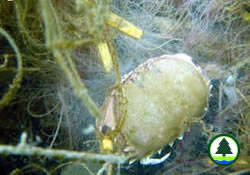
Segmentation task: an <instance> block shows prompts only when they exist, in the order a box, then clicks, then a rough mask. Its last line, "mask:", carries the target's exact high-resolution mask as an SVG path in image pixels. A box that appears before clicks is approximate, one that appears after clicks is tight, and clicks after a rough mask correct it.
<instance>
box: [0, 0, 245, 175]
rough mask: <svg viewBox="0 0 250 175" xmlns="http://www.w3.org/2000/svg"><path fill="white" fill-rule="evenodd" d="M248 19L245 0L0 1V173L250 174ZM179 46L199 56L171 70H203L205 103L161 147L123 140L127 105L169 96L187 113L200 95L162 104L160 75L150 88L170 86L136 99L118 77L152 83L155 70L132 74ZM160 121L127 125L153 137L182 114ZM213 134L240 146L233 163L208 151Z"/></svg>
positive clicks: (157, 106) (156, 105) (153, 108)
mask: <svg viewBox="0 0 250 175" xmlns="http://www.w3.org/2000/svg"><path fill="white" fill-rule="evenodd" d="M249 28H250V2H249V1H247V0H152V1H151V0H12V1H9V0H1V1H0V133H1V134H0V171H1V174H13V175H14V174H63V175H66V174H91V175H92V174H99V175H100V174H122V175H123V174H124V175H125V174H216V173H217V174H228V173H231V174H242V173H243V174H244V173H249V171H250V169H249V167H250V166H249V162H250V157H249V150H250V149H249V147H250V145H249V115H250V108H249V105H250V103H249V100H250V98H249V97H250V92H249V88H250V83H249V78H250V73H249V62H250V61H249V60H250V59H249V48H250V42H249V41H250V31H249ZM180 53H181V54H180ZM176 54H177V55H178V54H179V56H180V55H181V56H183V55H184V57H185V58H188V59H189V58H191V57H192V61H193V62H194V63H193V62H192V63H190V64H191V65H192V66H193V67H192V66H188V67H189V69H187V70H186V67H185V68H184V67H181V69H182V70H178V71H179V73H177V72H176V74H174V73H173V74H172V73H171V75H173V77H174V76H175V75H176V76H177V74H181V73H180V72H181V71H184V70H186V71H184V72H183V74H185V73H186V72H188V71H190V70H191V69H193V68H194V70H195V71H196V70H197V71H198V70H199V72H200V73H201V71H202V73H201V74H202V77H205V78H204V79H206V80H207V82H206V83H204V84H206V85H204V91H206V89H207V87H208V85H209V88H210V90H209V95H208V96H209V98H208V105H207V106H206V105H205V106H206V108H207V109H206V112H205V113H203V114H201V115H200V116H199V119H196V120H195V121H193V120H192V121H187V122H188V123H192V125H190V127H188V128H186V129H185V130H184V131H183V132H179V133H181V135H180V134H179V133H178V134H176V137H173V138H172V139H170V140H171V143H170V142H167V141H166V144H164V146H162V145H161V148H160V150H161V151H159V153H158V152H157V150H156V149H159V148H158V147H157V148H152V150H149V151H148V150H147V152H145V153H144V152H143V151H141V150H138V149H139V147H138V146H137V145H136V144H132V142H130V143H127V142H125V141H124V137H126V138H127V139H128V138H129V134H126V133H125V129H124V128H125V126H127V127H130V123H128V121H129V120H128V118H129V115H130V114H131V111H132V113H133V110H134V114H137V112H138V111H139V108H140V107H141V106H147V109H145V111H147V112H145V111H142V113H139V115H140V114H145V115H146V113H147V115H148V114H150V116H151V117H152V116H154V115H155V116H156V117H157V116H158V115H157V114H156V113H155V112H154V111H156V109H157V110H158V111H163V112H164V110H165V109H166V108H167V106H171V109H173V110H176V111H177V110H178V109H184V108H185V110H187V112H186V113H185V115H184V116H187V115H186V114H187V113H188V114H189V113H191V112H190V111H192V110H194V109H195V108H196V107H197V106H198V105H199V104H198V103H197V104H196V103H193V102H192V101H191V99H193V98H190V101H185V102H183V101H178V100H179V99H178V98H176V101H175V102H173V103H171V104H169V103H167V104H165V103H164V104H160V101H162V100H163V97H164V98H165V97H166V98H168V96H171V94H175V93H176V92H179V90H177V89H176V88H172V86H171V84H167V85H166V86H165V85H164V86H161V85H159V86H157V87H155V88H156V89H152V92H155V93H153V94H157V93H158V92H164V90H166V93H169V95H163V96H161V95H159V94H158V95H157V96H154V95H152V96H150V95H147V94H151V91H149V92H148V93H147V94H145V95H147V96H145V97H142V95H141V93H140V91H138V92H139V93H135V94H133V95H132V96H133V103H132V104H133V110H132V109H131V107H130V105H131V103H130V101H129V100H130V99H131V98H130V97H131V95H130V96H129V95H128V94H127V93H126V92H127V91H128V89H126V88H127V84H126V83H124V82H126V81H124V79H126V78H127V77H133V79H130V80H131V82H132V83H134V84H136V86H137V85H138V87H140V88H143V86H146V88H148V89H150V88H151V87H153V86H152V84H154V83H155V82H154V81H156V80H158V79H159V77H158V76H157V77H155V78H154V77H153V76H154V75H156V74H153V73H152V75H153V76H152V77H153V78H152V82H149V83H148V85H147V84H146V85H145V84H140V82H139V81H137V74H143V75H145V76H146V75H147V73H148V72H150V70H151V68H150V67H154V66H155V65H157V64H156V62H157V60H158V59H159V58H160V57H161V56H162V55H168V56H169V55H175V56H176ZM187 55H189V56H187ZM170 57H171V56H170ZM151 58H155V59H151ZM171 59H172V58H171ZM152 60H153V61H152ZM163 65H164V64H162V65H161V66H163ZM174 65H175V64H174ZM158 66H159V65H158ZM173 67H174V66H173ZM138 68H139V73H138V71H137V70H138ZM170 69H171V66H170V67H169V70H170ZM152 70H154V69H152ZM150 75H151V74H150ZM167 75H169V74H167ZM199 76H200V75H198V77H199ZM201 79H203V78H201ZM159 81H163V80H159ZM164 81H165V80H164ZM142 85H143V86H142ZM191 85H192V83H191V84H190V86H189V85H188V83H187V84H186V85H185V86H183V87H178V88H181V93H182V96H188V93H187V90H188V89H194V88H196V87H197V86H193V87H191ZM169 86H171V88H169ZM184 87H185V88H184ZM170 89H172V90H170ZM131 91H132V90H131ZM185 92H186V93H185ZM142 94H143V93H142ZM137 95H138V97H137ZM203 96H204V98H205V97H206V94H205V95H203ZM113 97H115V98H113ZM146 97H147V98H146ZM196 97H197V99H202V98H200V97H199V96H196ZM137 99H143V100H140V101H139V100H138V101H137ZM144 99H145V100H144ZM152 101H153V102H154V103H152V105H149V104H151V102H152ZM163 101H164V100H163ZM204 101H205V102H207V101H206V100H204ZM158 102H159V103H158ZM186 103H188V104H186ZM114 104H115V105H114ZM173 104H176V105H173ZM191 104H194V105H195V106H189V105H191ZM178 105H180V106H178ZM137 106H138V107H137ZM186 106H189V107H188V108H187V109H186ZM128 108H129V109H128ZM203 108H204V106H203ZM189 109H190V110H189ZM110 111H112V113H111V112H110ZM165 112H166V111H165ZM106 114H108V115H106ZM169 114H174V113H173V112H172V113H171V112H168V113H166V116H167V115H169ZM104 116H107V117H104ZM117 116H119V117H117ZM135 117H136V115H135ZM168 117H169V116H168ZM138 118H139V117H138ZM140 118H143V119H140V121H144V118H145V120H147V119H146V118H147V117H143V115H142V116H140ZM149 118H150V117H149ZM133 119H134V118H133ZM190 120H191V119H190ZM135 121H137V120H135ZM171 121H172V120H171ZM156 123H157V121H156ZM158 123H159V127H158V128H159V130H158V131H157V129H154V130H155V131H152V128H151V127H150V125H147V126H146V125H144V123H143V122H141V123H139V125H138V124H137V125H136V122H134V123H131V126H132V125H133V126H136V127H137V128H134V129H135V132H136V131H137V130H140V131H145V132H144V133H145V134H146V133H147V132H149V131H150V132H156V133H155V136H157V134H158V133H160V131H161V130H162V129H163V128H164V127H165V125H166V126H168V127H170V128H176V125H177V124H175V123H173V122H172V123H171V125H170V124H169V123H162V122H161V121H158ZM104 124H106V125H104ZM188 126H189V125H188ZM112 127H114V128H112ZM173 130H174V129H173ZM171 133H172V132H171ZM220 133H226V134H230V135H232V136H234V137H235V138H236V139H237V140H238V142H239V145H240V149H241V152H240V156H239V158H238V160H237V161H236V162H235V163H234V164H232V165H230V166H224V167H223V166H218V165H216V164H214V163H213V162H212V161H211V160H210V158H209V157H208V144H209V141H210V140H211V139H212V138H213V137H214V136H216V135H218V134H220ZM153 134H154V133H153ZM165 137H166V138H167V135H166V136H164V138H165ZM139 138H140V137H139ZM142 138H144V137H142ZM177 138H179V139H177ZM131 140H132V139H131ZM142 140H143V139H142ZM155 142H157V140H156V141H155ZM131 146H134V147H135V148H136V149H137V152H135V153H133V152H131V149H130V148H131ZM138 152H140V153H142V152H143V154H139V153H138ZM136 153H138V154H136ZM167 154H169V156H168V158H166V159H165V155H167ZM147 157H151V158H152V159H150V160H151V161H148V162H147V165H143V162H144V163H145V161H142V160H145V159H144V158H147ZM140 160H141V161H140ZM156 160H159V161H156Z"/></svg>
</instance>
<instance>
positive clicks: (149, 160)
mask: <svg viewBox="0 0 250 175" xmlns="http://www.w3.org/2000/svg"><path fill="white" fill-rule="evenodd" d="M170 154H171V153H168V154H166V155H165V156H163V157H162V158H160V159H154V158H143V159H141V160H140V163H141V164H142V165H156V164H159V163H162V162H164V161H165V160H167V158H168V157H169V156H170Z"/></svg>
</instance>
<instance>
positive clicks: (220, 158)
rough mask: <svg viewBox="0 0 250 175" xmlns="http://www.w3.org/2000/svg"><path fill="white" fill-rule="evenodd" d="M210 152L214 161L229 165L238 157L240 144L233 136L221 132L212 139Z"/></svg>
mask: <svg viewBox="0 0 250 175" xmlns="http://www.w3.org/2000/svg"><path fill="white" fill-rule="evenodd" d="M208 153H209V157H210V158H211V160H212V161H213V162H214V163H216V164H217V165H222V166H227V165H230V164H232V163H234V162H235V161H236V160H237V159H238V157H239V155H240V146H239V143H238V142H237V140H236V139H235V138H234V137H233V136H231V135H228V134H219V135H217V136H215V137H214V138H213V139H212V140H211V141H210V144H209V147H208Z"/></svg>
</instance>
